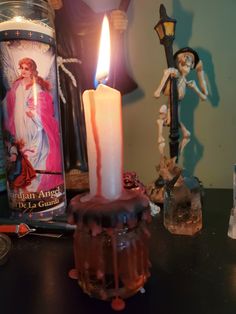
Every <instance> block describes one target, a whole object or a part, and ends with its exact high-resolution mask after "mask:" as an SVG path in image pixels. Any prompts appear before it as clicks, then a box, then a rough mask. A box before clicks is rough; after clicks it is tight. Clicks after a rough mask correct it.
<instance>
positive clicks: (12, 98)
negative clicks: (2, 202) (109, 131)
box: [0, 20, 66, 219]
mask: <svg viewBox="0 0 236 314" xmlns="http://www.w3.org/2000/svg"><path fill="white" fill-rule="evenodd" d="M0 54H1V57H0V58H1V90H2V93H1V100H2V109H3V116H4V119H3V137H4V146H5V148H6V149H5V151H6V170H7V188H8V197H9V205H10V208H11V210H12V216H13V217H22V218H30V219H50V218H52V216H53V215H57V214H60V213H62V212H64V210H65V207H66V204H65V203H66V200H65V187H64V175H63V159H62V153H61V151H62V145H61V136H60V118H59V114H60V112H59V101H58V93H57V69H56V55H55V40H54V37H53V29H51V28H49V27H47V26H44V25H42V24H37V23H34V22H31V21H28V20H25V21H22V22H21V23H19V22H18V23H17V22H14V21H13V20H10V21H7V22H2V23H0Z"/></svg>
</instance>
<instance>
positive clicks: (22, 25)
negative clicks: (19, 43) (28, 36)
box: [0, 19, 55, 37]
mask: <svg viewBox="0 0 236 314" xmlns="http://www.w3.org/2000/svg"><path fill="white" fill-rule="evenodd" d="M6 30H26V31H32V32H33V31H34V32H39V33H43V34H46V35H48V36H51V37H54V35H55V32H54V30H53V29H52V28H51V27H49V26H48V25H46V24H43V23H38V22H37V21H33V20H27V19H18V20H16V19H11V20H9V21H4V22H1V23H0V32H1V31H6Z"/></svg>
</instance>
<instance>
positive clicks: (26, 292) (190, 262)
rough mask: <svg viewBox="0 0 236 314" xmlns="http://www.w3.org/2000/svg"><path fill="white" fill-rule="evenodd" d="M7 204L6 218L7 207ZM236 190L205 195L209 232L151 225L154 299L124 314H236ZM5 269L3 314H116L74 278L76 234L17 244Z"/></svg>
mask: <svg viewBox="0 0 236 314" xmlns="http://www.w3.org/2000/svg"><path fill="white" fill-rule="evenodd" d="M6 204H7V200H6V196H5V195H3V196H1V197H0V212H3V210H4V208H5V207H6V206H7V205H6ZM231 207H232V190H221V189H218V190H217V189H209V190H206V191H205V198H204V208H203V219H204V220H203V223H204V226H203V229H202V231H201V232H200V233H199V234H198V235H196V236H194V237H186V236H174V235H172V234H170V233H169V232H168V231H167V230H166V229H165V228H164V227H163V223H162V215H161V214H159V215H158V216H156V217H155V218H154V219H153V221H152V224H151V226H150V229H151V234H152V237H151V243H150V260H151V263H152V268H151V277H150V278H149V280H148V282H147V284H146V285H145V290H146V293H144V294H141V293H138V294H136V295H135V296H133V297H131V298H129V299H128V300H126V308H125V310H124V311H122V312H121V313H136V314H139V313H140V314H141V313H142V314H148V313H153V314H162V313H163V314H169V313H173V314H177V313H180V314H185V313H186V314H193V313H198V314H200V313H201V314H208V313H212V314H213V313H214V314H218V313H219V314H231V313H232V314H235V313H236V240H232V239H230V238H228V237H227V230H228V222H229V216H230V209H231ZM12 241H13V248H12V250H11V252H10V255H9V259H8V261H7V263H6V264H4V265H2V266H0V314H21V313H24V314H30V313H31V314H86V313H93V314H95V313H102V314H106V313H114V311H113V310H112V309H111V307H110V304H109V302H105V301H100V300H96V299H92V298H90V297H88V296H87V295H85V294H84V293H83V292H82V291H81V289H80V288H79V286H78V284H77V282H76V281H75V280H72V279H70V278H69V277H68V271H69V270H70V269H71V268H72V267H73V265H74V261H73V259H74V257H73V238H72V235H64V236H62V237H61V238H49V237H40V236H33V235H31V236H30V235H27V236H25V237H24V238H20V239H18V238H12Z"/></svg>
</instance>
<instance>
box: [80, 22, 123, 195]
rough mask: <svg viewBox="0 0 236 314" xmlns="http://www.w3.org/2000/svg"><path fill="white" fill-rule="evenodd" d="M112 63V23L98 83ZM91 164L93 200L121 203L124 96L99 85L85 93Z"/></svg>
mask: <svg viewBox="0 0 236 314" xmlns="http://www.w3.org/2000/svg"><path fill="white" fill-rule="evenodd" d="M109 61H110V34H109V23H108V19H107V17H106V16H105V17H104V20H103V25H102V34H101V40H100V50H99V60H98V67H97V73H96V80H97V81H99V82H101V81H103V80H104V79H107V77H108V74H109ZM83 102H84V112H85V122H86V131H87V149H88V164H89V185H90V195H89V197H90V198H91V197H94V196H101V197H104V198H106V199H109V200H114V199H117V198H119V197H120V196H121V194H122V191H123V180H122V176H123V138H122V112H121V94H120V92H119V91H117V90H116V89H113V88H110V87H108V86H106V85H103V84H99V85H98V87H97V89H96V90H87V91H85V92H84V93H83Z"/></svg>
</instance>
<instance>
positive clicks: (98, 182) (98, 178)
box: [90, 99, 102, 195]
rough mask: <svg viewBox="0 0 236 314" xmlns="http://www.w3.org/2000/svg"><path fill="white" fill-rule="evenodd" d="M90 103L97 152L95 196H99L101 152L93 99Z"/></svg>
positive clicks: (100, 186)
mask: <svg viewBox="0 0 236 314" xmlns="http://www.w3.org/2000/svg"><path fill="white" fill-rule="evenodd" d="M90 103H91V107H90V108H91V124H92V130H93V136H94V142H95V147H96V152H97V169H96V172H97V195H101V194H102V193H101V192H102V178H101V150H100V146H99V138H98V131H97V127H96V107H95V102H94V99H92V101H91V102H90Z"/></svg>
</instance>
